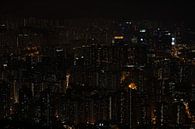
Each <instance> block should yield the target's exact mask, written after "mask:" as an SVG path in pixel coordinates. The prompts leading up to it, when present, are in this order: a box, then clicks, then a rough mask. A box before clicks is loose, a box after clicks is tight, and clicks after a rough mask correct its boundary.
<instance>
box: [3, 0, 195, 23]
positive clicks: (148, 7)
mask: <svg viewBox="0 0 195 129" xmlns="http://www.w3.org/2000/svg"><path fill="white" fill-rule="evenodd" d="M105 1H106V0H104V1H97V0H91V1H85V0H80V1H76V0H71V1H68V0H64V1H59V0H53V1H40V0H39V1H38V0H37V1H30V0H26V1H23V0H12V1H7V0H6V1H4V2H2V3H1V5H0V12H1V14H13V15H22V16H23V15H24V16H41V17H64V18H69V17H73V18H79V17H120V16H122V17H130V18H133V19H154V20H161V19H163V20H164V19H165V20H188V21H190V20H192V19H193V17H194V12H195V4H194V3H192V2H187V1H191V0H186V1H185V2H181V0H178V1H179V2H176V1H175V0H169V1H168V0H167V1H166V0H164V1H159V0H156V1H150V0H145V1H135V0H129V2H125V1H124V2H123V0H118V2H111V1H107V2H105Z"/></svg>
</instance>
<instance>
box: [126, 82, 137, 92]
mask: <svg viewBox="0 0 195 129" xmlns="http://www.w3.org/2000/svg"><path fill="white" fill-rule="evenodd" d="M128 87H129V89H132V90H137V85H136V84H135V83H134V82H132V83H130V84H129V85H128Z"/></svg>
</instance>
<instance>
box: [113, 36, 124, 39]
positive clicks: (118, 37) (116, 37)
mask: <svg viewBox="0 0 195 129" xmlns="http://www.w3.org/2000/svg"><path fill="white" fill-rule="evenodd" d="M114 39H124V36H114Z"/></svg>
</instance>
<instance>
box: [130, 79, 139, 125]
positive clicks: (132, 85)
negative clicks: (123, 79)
mask: <svg viewBox="0 0 195 129" xmlns="http://www.w3.org/2000/svg"><path fill="white" fill-rule="evenodd" d="M128 88H129V128H130V129H131V128H132V127H131V126H132V125H131V124H132V122H131V119H132V118H131V112H132V111H131V110H132V109H131V101H132V96H131V90H137V85H136V84H135V83H134V82H131V83H130V84H129V85H128Z"/></svg>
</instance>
